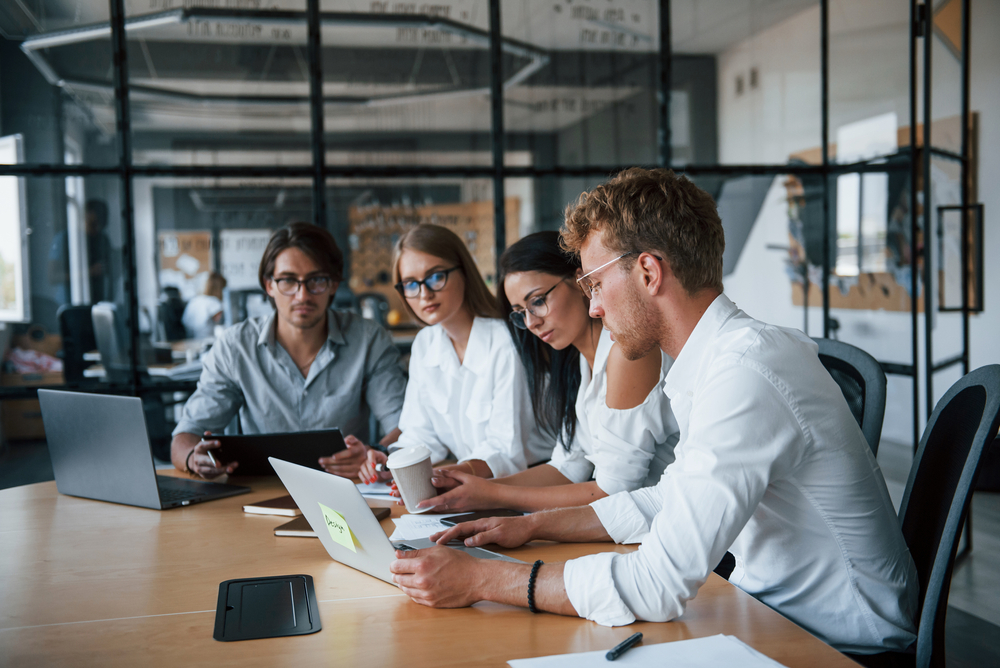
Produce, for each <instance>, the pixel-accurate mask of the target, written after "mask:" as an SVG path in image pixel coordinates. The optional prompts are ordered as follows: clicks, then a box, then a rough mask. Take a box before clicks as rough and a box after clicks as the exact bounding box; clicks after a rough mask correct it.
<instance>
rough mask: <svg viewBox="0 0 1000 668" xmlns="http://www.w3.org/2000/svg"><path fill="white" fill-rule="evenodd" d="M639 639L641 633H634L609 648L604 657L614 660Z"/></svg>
mask: <svg viewBox="0 0 1000 668" xmlns="http://www.w3.org/2000/svg"><path fill="white" fill-rule="evenodd" d="M641 640H642V634H641V633H635V634H633V635H631V636H629V637H628V638H626V639H625V640H623V641H621V642H620V643H618V644H617V645H615V647H614V649H612V650H609V651H608V653H607V654H605V655H604V657H605V658H606V659H607V660H608V661H614V660H615V659H617V658H618V657H620V656H621V655H622V654H624V653H625V652H627V651H629V650H630V649H632V647H633V646H635V645H638V644H639V642H640V641H641Z"/></svg>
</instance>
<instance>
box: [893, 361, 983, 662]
mask: <svg viewBox="0 0 1000 668" xmlns="http://www.w3.org/2000/svg"><path fill="white" fill-rule="evenodd" d="M998 428H1000V365H996V364H993V365H990V366H984V367H982V368H979V369H976V370H975V371H973V372H972V373H970V374H968V375H966V376H965V377H963V378H961V379H960V380H959V381H958V382H957V383H955V384H954V385H952V386H951V388H950V389H949V390H948V392H947V393H946V394H945V395H944V396H943V397H941V401H939V402H938V404H937V406H936V407H935V408H934V413H933V414H932V415H931V417H930V419H929V420H928V421H927V427H926V428H925V429H924V434H923V437H922V438H921V439H920V446H919V448H917V454H916V457H915V458H914V460H913V468H912V469H911V470H910V478H909V480H908V481H907V483H906V491H905V492H904V493H903V502H902V504H901V505H900V508H899V516H900V524H901V526H902V529H903V538H904V539H905V540H906V544H907V546H908V547H909V548H910V554H912V555H913V561H914V562H915V563H916V566H917V575H918V576H919V581H920V622H919V624H918V627H917V661H916V665H917V667H918V668H927V667H928V666H944V665H945V653H944V649H945V648H944V623H945V614H946V612H947V609H948V591H949V590H950V588H951V573H952V569H953V567H954V565H955V553H956V550H957V549H958V540H959V536H960V535H961V532H962V527H963V526H964V525H965V517H966V514H967V513H968V510H969V502H970V501H971V499H972V492H973V489H974V485H975V482H976V478H977V476H978V475H979V469H980V467H981V466H982V462H983V459H984V458H983V452H984V449H985V447H986V446H987V445H988V444H989V443H990V442H992V441H993V439H994V438H995V437H996V435H997V429H998Z"/></svg>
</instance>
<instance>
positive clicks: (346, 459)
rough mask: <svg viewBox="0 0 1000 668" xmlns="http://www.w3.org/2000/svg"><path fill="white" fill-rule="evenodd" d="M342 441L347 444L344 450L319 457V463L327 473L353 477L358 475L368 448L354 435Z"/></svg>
mask: <svg viewBox="0 0 1000 668" xmlns="http://www.w3.org/2000/svg"><path fill="white" fill-rule="evenodd" d="M344 443H345V444H346V445H347V448H346V449H345V450H341V451H340V452H338V453H336V454H335V455H333V456H331V457H320V458H319V465H320V466H322V467H323V470H324V471H326V472H327V473H332V474H334V475H339V476H341V477H342V478H354V477H355V476H357V475H359V469H360V468H361V465H362V464H364V463H365V460H366V459H367V454H368V450H369V448H368V446H367V445H365V444H364V443H362V442H361V441H360V440H358V439H357V438H355V437H354V436H348V437H346V438H345V439H344Z"/></svg>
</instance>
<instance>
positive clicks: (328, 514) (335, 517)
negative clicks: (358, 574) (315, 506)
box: [319, 503, 358, 552]
mask: <svg viewBox="0 0 1000 668" xmlns="http://www.w3.org/2000/svg"><path fill="white" fill-rule="evenodd" d="M319 509H320V510H321V511H322V512H323V523H324V524H326V528H327V530H328V531H329V532H330V538H333V540H334V541H336V542H337V543H340V544H341V545H343V546H344V547H346V548H347V549H348V550H350V551H351V552H357V551H358V550H357V549H356V548H355V547H354V544H355V543H356V542H357V540H358V539H357V538H355V537H354V532H353V531H351V527H349V526H347V520H345V519H344V516H343V515H341V514H340V513H338V512H337V511H336V510H333V509H332V508H327V507H326V506H324V505H323V504H322V503H321V504H319Z"/></svg>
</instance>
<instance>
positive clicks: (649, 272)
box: [639, 253, 667, 295]
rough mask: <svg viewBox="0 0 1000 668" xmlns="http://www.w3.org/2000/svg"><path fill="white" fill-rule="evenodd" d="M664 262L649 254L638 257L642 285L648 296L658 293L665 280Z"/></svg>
mask: <svg viewBox="0 0 1000 668" xmlns="http://www.w3.org/2000/svg"><path fill="white" fill-rule="evenodd" d="M665 264H666V263H665V261H663V260H658V259H657V258H656V256H654V255H652V254H650V253H642V254H641V255H639V270H640V272H641V273H640V276H641V277H642V285H643V287H644V288H645V289H646V291H647V292H649V294H650V295H655V294H656V293H658V292H659V291H660V287H661V286H662V285H663V282H664V279H665V278H666V275H665V272H666V270H667V269H666V266H665Z"/></svg>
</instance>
